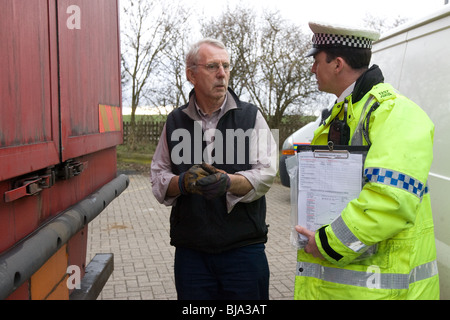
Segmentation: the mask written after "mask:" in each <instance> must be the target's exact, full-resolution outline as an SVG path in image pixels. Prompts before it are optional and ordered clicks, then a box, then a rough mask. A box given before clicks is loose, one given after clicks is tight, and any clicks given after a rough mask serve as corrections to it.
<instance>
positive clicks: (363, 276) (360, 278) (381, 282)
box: [296, 260, 438, 289]
mask: <svg viewBox="0 0 450 320" xmlns="http://www.w3.org/2000/svg"><path fill="white" fill-rule="evenodd" d="M437 274H438V269H437V263H436V260H435V261H431V262H428V263H425V264H423V265H420V266H418V267H416V268H414V269H413V270H411V272H410V273H409V274H401V273H381V272H380V268H379V267H377V266H369V267H367V271H366V272H363V271H354V270H347V269H339V268H332V267H324V266H321V265H319V264H315V263H307V262H297V274H296V275H297V276H302V277H313V278H317V279H320V280H323V281H328V282H333V283H339V284H344V285H351V286H357V287H365V288H369V289H408V288H409V285H410V284H412V283H414V282H417V281H420V280H425V279H428V278H431V277H433V276H435V275H437Z"/></svg>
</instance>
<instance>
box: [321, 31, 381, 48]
mask: <svg viewBox="0 0 450 320" xmlns="http://www.w3.org/2000/svg"><path fill="white" fill-rule="evenodd" d="M313 46H314V48H321V47H337V46H343V47H351V48H358V49H372V40H370V39H367V38H363V37H355V36H343V35H336V34H326V33H316V34H314V36H313Z"/></svg>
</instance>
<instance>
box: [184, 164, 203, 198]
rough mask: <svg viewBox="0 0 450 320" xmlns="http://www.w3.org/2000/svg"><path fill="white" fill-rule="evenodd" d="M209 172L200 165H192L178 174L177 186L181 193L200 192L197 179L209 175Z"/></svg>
mask: <svg viewBox="0 0 450 320" xmlns="http://www.w3.org/2000/svg"><path fill="white" fill-rule="evenodd" d="M209 175H210V173H209V172H208V171H205V170H204V169H203V168H202V167H201V166H200V165H194V166H192V167H191V168H189V170H188V171H186V172H183V173H182V174H180V177H179V179H178V187H179V189H180V192H181V194H182V195H187V194H188V193H195V194H201V191H200V190H199V188H198V186H197V181H198V180H200V179H202V178H204V177H207V176H209Z"/></svg>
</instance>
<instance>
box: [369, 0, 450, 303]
mask: <svg viewBox="0 0 450 320" xmlns="http://www.w3.org/2000/svg"><path fill="white" fill-rule="evenodd" d="M449 40H450V6H449V5H446V6H445V7H444V8H443V9H442V10H440V11H438V12H436V13H435V14H433V15H431V16H429V17H426V18H424V19H422V20H420V21H415V22H414V23H409V24H407V25H403V26H401V27H399V28H397V29H395V30H392V31H391V32H389V33H388V34H384V35H383V37H382V39H381V40H379V41H378V42H376V43H375V45H374V47H373V58H372V63H374V64H378V65H379V66H380V68H381V70H382V71H383V74H384V77H385V82H387V83H390V84H392V85H393V86H394V88H396V89H397V90H398V91H399V92H400V93H402V94H403V95H405V96H407V97H408V98H409V99H411V100H413V101H414V102H415V103H417V104H418V105H419V106H421V107H422V109H424V110H425V111H426V112H427V114H428V116H429V117H430V118H431V120H432V121H433V122H434V124H435V127H436V129H435V136H434V161H433V165H432V167H431V170H430V176H429V178H428V185H429V187H430V195H431V205H432V208H433V217H434V222H435V232H436V247H437V254H438V258H437V261H438V269H439V277H440V287H441V299H450V197H449V195H448V192H449V191H450V140H449V138H448V137H449V136H450V132H449V131H448V130H449V129H450V45H449ZM446 130H447V131H446ZM411 152H414V150H411Z"/></svg>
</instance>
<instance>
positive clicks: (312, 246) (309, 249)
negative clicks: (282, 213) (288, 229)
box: [295, 226, 324, 260]
mask: <svg viewBox="0 0 450 320" xmlns="http://www.w3.org/2000/svg"><path fill="white" fill-rule="evenodd" d="M295 230H296V231H297V232H298V233H300V234H302V235H304V236H305V237H307V238H308V244H307V245H306V247H305V252H306V253H310V254H312V255H313V257H315V258H320V259H322V260H324V257H323V255H322V254H321V253H320V251H319V248H318V247H317V244H316V237H315V235H316V234H315V232H313V231H311V230H308V229H306V228H304V227H302V226H296V227H295Z"/></svg>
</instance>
